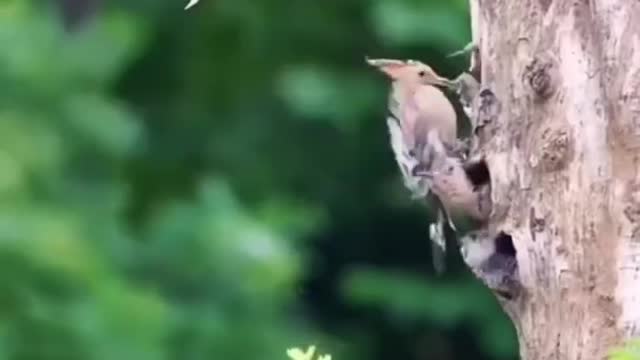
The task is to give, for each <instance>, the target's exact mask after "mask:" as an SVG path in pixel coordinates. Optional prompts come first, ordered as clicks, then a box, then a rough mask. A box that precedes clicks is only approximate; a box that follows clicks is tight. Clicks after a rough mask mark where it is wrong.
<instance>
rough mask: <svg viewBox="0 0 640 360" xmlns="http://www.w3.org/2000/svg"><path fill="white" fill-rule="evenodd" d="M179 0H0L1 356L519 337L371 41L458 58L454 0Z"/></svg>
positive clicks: (356, 356) (456, 342) (507, 354)
mask: <svg viewBox="0 0 640 360" xmlns="http://www.w3.org/2000/svg"><path fill="white" fill-rule="evenodd" d="M186 3H187V1H186V0H185V1H179V0H172V1H160V0H135V1H130V0H126V1H125V0H121V1H116V0H111V1H98V0H39V1H37V0H0V47H1V49H0V81H1V84H2V90H0V277H1V278H0V359H25V360H26V359H64V360H73V359H78V360H92V359H109V360H115V359H132V360H133V359H135V360H159V359H167V360H169V359H175V360H196V359H203V360H205V359H206V360H214V359H228V360H236V359H237V360H244V359H247V360H253V359H263V360H267V359H268V360H285V359H286V355H285V350H286V348H288V347H293V346H306V345H308V344H316V345H317V346H318V348H319V350H320V351H321V352H329V353H331V354H333V358H334V359H335V360H376V359H385V360H389V359H408V360H412V359H416V360H417V359H436V360H437V359H514V358H515V357H516V353H517V346H516V343H515V338H514V333H513V328H512V326H511V324H510V323H509V321H508V320H507V318H506V316H505V315H504V314H503V313H502V311H501V310H500V308H499V306H498V305H497V303H496V301H495V299H494V298H493V296H492V295H491V294H490V293H489V292H488V291H486V290H485V289H484V288H483V287H482V286H481V285H480V284H479V283H478V282H476V281H475V280H474V279H473V278H472V277H471V276H470V275H469V274H468V273H464V272H462V273H460V275H459V276H458V275H455V276H454V275H449V276H444V277H436V276H435V275H434V273H433V269H432V266H431V260H430V253H429V251H430V245H429V242H428V239H427V236H428V235H427V233H428V221H429V219H430V218H431V217H432V216H433V214H432V213H431V211H430V209H429V208H428V207H426V206H423V205H421V204H419V203H417V202H412V201H410V200H409V196H408V193H407V191H405V189H404V188H403V186H402V184H401V180H400V175H399V172H398V171H397V169H396V165H395V162H394V159H393V156H392V154H391V150H390V148H389V146H388V145H387V140H388V139H387V129H386V127H385V122H384V114H385V107H386V89H387V87H386V86H387V83H386V81H385V79H384V78H383V77H382V76H381V75H380V74H378V73H375V72H374V71H373V70H372V69H370V68H368V67H367V66H365V64H364V56H365V55H369V56H372V57H396V58H417V59H421V60H424V61H426V62H428V63H429V64H431V65H432V66H433V67H434V68H436V69H437V71H439V72H440V73H442V74H444V75H446V76H454V75H456V74H457V73H459V72H460V71H461V70H462V69H464V68H465V66H466V59H464V58H455V59H447V58H446V57H445V55H446V54H448V53H450V52H452V51H454V50H457V49H459V48H461V47H463V46H464V45H465V44H466V43H467V42H468V41H469V37H470V36H469V19H468V12H467V2H466V0H315V1H311V0H263V1H258V0H201V1H200V3H199V4H198V5H197V6H195V7H194V8H192V9H191V10H189V11H187V12H185V11H184V10H183V8H184V6H185V5H186ZM65 24H66V25H65Z"/></svg>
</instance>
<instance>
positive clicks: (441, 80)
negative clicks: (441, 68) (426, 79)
mask: <svg viewBox="0 0 640 360" xmlns="http://www.w3.org/2000/svg"><path fill="white" fill-rule="evenodd" d="M434 85H436V86H442V87H446V88H447V89H455V88H456V87H455V83H454V82H453V81H451V80H449V79H447V78H446V77H442V76H437V78H436V81H435V83H434Z"/></svg>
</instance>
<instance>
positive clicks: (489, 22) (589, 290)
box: [470, 0, 640, 360]
mask: <svg viewBox="0 0 640 360" xmlns="http://www.w3.org/2000/svg"><path fill="white" fill-rule="evenodd" d="M470 2H471V12H472V27H473V39H474V42H475V43H476V44H477V45H478V46H479V54H480V59H481V76H482V87H483V89H488V90H490V92H491V93H492V94H493V95H494V96H495V101H493V103H489V104H480V105H478V113H477V114H476V115H474V116H478V117H480V116H484V117H485V118H484V119H476V120H483V121H484V123H486V126H484V127H483V129H482V130H481V132H480V134H479V135H478V138H479V142H478V148H477V149H476V150H475V151H476V152H477V153H479V154H481V155H482V156H484V158H485V160H486V163H487V166H488V168H489V171H490V174H491V189H492V196H491V197H492V201H493V204H494V205H493V207H494V210H493V213H492V215H491V220H490V226H491V227H493V228H495V229H498V230H500V231H504V232H505V233H508V234H510V235H511V236H512V239H513V242H514V246H515V248H516V251H517V255H516V258H517V261H518V269H519V270H518V271H519V280H520V282H521V284H522V289H523V291H522V293H521V294H520V295H519V296H518V297H517V298H515V299H513V300H503V301H502V304H503V307H504V308H505V310H506V312H507V313H508V314H509V316H510V317H511V319H512V320H513V322H514V324H515V326H516V329H517V332H518V337H519V341H520V354H521V357H522V359H526V360H541V359H562V360H578V359H582V360H587V359H604V358H606V354H607V351H608V350H609V349H611V347H612V346H614V345H618V344H620V343H621V342H623V341H624V340H625V339H627V338H630V337H637V336H640V170H639V166H640V162H639V157H640V2H638V1H631V0H571V1H570V0H470ZM483 107H484V108H483ZM483 114H484V115H483Z"/></svg>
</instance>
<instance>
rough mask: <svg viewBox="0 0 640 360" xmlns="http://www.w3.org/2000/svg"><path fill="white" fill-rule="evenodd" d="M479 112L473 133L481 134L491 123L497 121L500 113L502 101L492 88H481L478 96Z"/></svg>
mask: <svg viewBox="0 0 640 360" xmlns="http://www.w3.org/2000/svg"><path fill="white" fill-rule="evenodd" d="M476 101H477V108H478V114H477V119H476V122H475V128H474V129H473V133H474V134H475V135H478V136H480V135H481V134H480V132H481V131H482V130H483V129H484V128H485V127H486V126H487V125H489V124H491V123H495V122H496V120H497V118H498V116H499V114H500V101H498V98H497V97H496V95H495V94H494V93H493V91H491V89H488V88H484V89H482V90H480V92H479V93H478V96H477V98H476Z"/></svg>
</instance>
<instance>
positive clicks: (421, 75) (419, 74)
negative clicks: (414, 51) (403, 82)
mask: <svg viewBox="0 0 640 360" xmlns="http://www.w3.org/2000/svg"><path fill="white" fill-rule="evenodd" d="M425 74H426V72H425V71H424V70H423V71H420V72H419V73H418V76H420V77H423V76H424V75H425Z"/></svg>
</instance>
